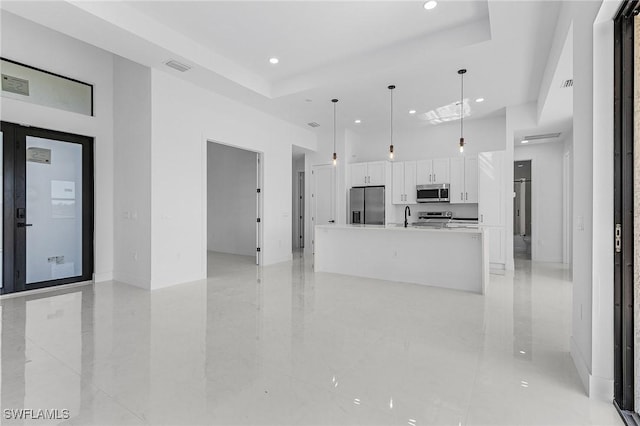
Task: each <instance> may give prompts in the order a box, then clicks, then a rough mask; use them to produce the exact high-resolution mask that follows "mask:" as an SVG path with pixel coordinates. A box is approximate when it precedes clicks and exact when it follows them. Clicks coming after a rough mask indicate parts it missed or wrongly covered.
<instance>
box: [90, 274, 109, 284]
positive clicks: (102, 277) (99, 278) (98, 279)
mask: <svg viewBox="0 0 640 426" xmlns="http://www.w3.org/2000/svg"><path fill="white" fill-rule="evenodd" d="M105 281H113V271H109V272H94V273H93V282H95V283H102V282H105Z"/></svg>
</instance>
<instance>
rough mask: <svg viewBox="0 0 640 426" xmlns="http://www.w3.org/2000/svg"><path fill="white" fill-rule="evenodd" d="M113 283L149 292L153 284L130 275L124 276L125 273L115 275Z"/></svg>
mask: <svg viewBox="0 0 640 426" xmlns="http://www.w3.org/2000/svg"><path fill="white" fill-rule="evenodd" d="M113 281H118V282H121V283H124V284H128V285H131V286H134V287H138V288H141V289H143V290H149V288H151V283H150V282H149V281H147V280H142V279H140V278H138V277H134V276H133V275H129V274H123V273H118V274H114V277H113Z"/></svg>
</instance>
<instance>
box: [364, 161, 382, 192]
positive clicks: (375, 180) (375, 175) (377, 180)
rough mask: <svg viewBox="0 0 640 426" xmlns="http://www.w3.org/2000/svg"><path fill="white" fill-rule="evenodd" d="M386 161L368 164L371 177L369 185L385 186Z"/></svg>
mask: <svg viewBox="0 0 640 426" xmlns="http://www.w3.org/2000/svg"><path fill="white" fill-rule="evenodd" d="M384 166H385V162H384V161H377V162H375V163H368V164H367V175H368V176H369V179H368V180H369V181H368V182H367V185H369V186H373V185H376V186H377V185H384V184H385V182H384Z"/></svg>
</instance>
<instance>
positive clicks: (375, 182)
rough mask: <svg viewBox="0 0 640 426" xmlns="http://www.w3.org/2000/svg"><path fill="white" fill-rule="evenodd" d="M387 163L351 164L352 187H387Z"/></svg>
mask: <svg viewBox="0 0 640 426" xmlns="http://www.w3.org/2000/svg"><path fill="white" fill-rule="evenodd" d="M386 163H387V162H386V161H373V162H370V163H352V164H350V165H349V170H350V174H351V186H352V187H353V186H380V185H385V183H386V182H385V169H386Z"/></svg>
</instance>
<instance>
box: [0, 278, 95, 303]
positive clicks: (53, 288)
mask: <svg viewBox="0 0 640 426" xmlns="http://www.w3.org/2000/svg"><path fill="white" fill-rule="evenodd" d="M93 284H94V282H93V281H81V282H78V283H71V284H62V285H55V286H51V287H44V288H35V289H33V290H27V291H17V292H14V293H9V294H3V295H0V300H4V299H13V298H16V297H22V296H31V295H33V294H39V293H48V292H53V291H58V290H66V289H70V288H74V287H81V286H85V285H93Z"/></svg>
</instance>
